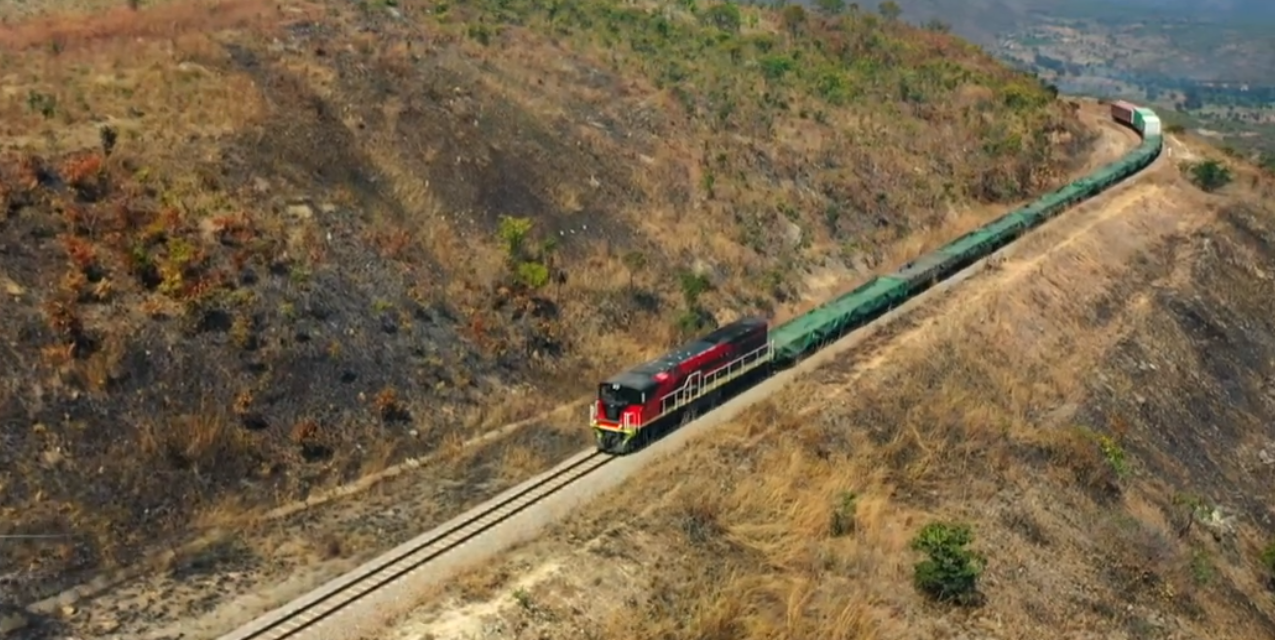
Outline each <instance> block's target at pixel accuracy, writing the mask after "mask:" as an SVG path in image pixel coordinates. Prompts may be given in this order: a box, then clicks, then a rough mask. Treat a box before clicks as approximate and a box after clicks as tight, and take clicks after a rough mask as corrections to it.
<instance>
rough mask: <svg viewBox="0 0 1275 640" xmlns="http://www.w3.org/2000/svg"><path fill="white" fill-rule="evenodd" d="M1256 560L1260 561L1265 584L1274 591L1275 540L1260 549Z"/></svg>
mask: <svg viewBox="0 0 1275 640" xmlns="http://www.w3.org/2000/svg"><path fill="white" fill-rule="evenodd" d="M1258 561H1259V562H1261V563H1262V570H1263V571H1264V572H1265V573H1266V585H1267V586H1268V587H1270V589H1271V590H1272V591H1275V540H1272V541H1271V543H1270V544H1268V545H1266V548H1265V549H1262V555H1260V556H1258Z"/></svg>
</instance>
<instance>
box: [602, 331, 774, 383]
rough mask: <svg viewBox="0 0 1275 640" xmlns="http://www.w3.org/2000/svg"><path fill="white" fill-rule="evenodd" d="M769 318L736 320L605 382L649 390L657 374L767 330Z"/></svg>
mask: <svg viewBox="0 0 1275 640" xmlns="http://www.w3.org/2000/svg"><path fill="white" fill-rule="evenodd" d="M765 326H766V319H765V318H761V317H757V316H752V317H748V318H742V319H740V320H736V321H735V322H732V323H730V324H728V325H726V326H724V327H722V328H720V329H717V330H716V331H713V332H712V333H710V334H708V335H706V336H703V337H701V338H699V339H697V340H695V341H693V342H689V343H687V344H684V345H682V346H681V347H678V348H676V349H674V350H672V351H669V352H668V353H665V354H664V355H662V356H660V357H658V358H656V359H654V360H651V361H649V362H646V363H643V364H640V365H638V366H636V367H633V368H632V369H629V370H628V371H625V372H623V373H619V374H617V375H614V376H611V377H610V378H608V379H607V380H606V384H618V385H620V386H623V387H627V388H630V389H643V388H647V387H650V386H651V385H652V384H653V383H654V378H655V374H657V373H661V372H664V371H668V370H670V369H672V368H674V367H676V366H677V365H678V364H679V363H681V362H683V361H684V360H686V359H688V358H691V357H692V356H695V355H696V354H699V353H703V352H704V351H707V350H709V349H711V348H713V347H715V346H717V345H719V344H726V343H728V342H731V341H733V340H738V339H740V338H742V337H744V336H746V335H748V334H749V333H751V332H753V331H756V330H757V329H758V327H761V328H765Z"/></svg>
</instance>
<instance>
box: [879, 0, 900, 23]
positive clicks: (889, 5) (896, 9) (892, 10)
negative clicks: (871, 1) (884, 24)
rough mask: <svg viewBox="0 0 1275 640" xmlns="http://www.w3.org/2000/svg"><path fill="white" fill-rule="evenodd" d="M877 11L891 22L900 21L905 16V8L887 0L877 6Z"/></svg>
mask: <svg viewBox="0 0 1275 640" xmlns="http://www.w3.org/2000/svg"><path fill="white" fill-rule="evenodd" d="M877 10H878V11H880V12H881V17H883V18H885V19H886V20H891V21H893V20H898V19H899V16H901V15H903V8H902V7H900V6H899V3H897V2H895V1H894V0H885V2H882V3H881V4H879V5H877Z"/></svg>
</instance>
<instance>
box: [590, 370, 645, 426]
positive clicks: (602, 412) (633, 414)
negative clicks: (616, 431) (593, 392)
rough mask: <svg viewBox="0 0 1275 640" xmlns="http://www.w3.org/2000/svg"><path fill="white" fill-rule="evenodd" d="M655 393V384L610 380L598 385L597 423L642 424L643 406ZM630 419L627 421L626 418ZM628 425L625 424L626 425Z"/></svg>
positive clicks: (617, 424) (616, 424)
mask: <svg viewBox="0 0 1275 640" xmlns="http://www.w3.org/2000/svg"><path fill="white" fill-rule="evenodd" d="M654 391H655V385H654V383H653V382H645V381H639V380H623V381H621V380H608V381H606V382H603V383H602V384H600V385H598V405H597V421H598V422H599V423H603V424H611V425H615V426H617V427H620V426H637V425H640V424H641V423H642V405H644V404H646V400H647V398H648V397H650V396H649V395H648V394H649V393H652V392H654ZM626 417H628V420H627V421H626V420H625V418H626ZM626 422H627V423H628V424H625V423H626Z"/></svg>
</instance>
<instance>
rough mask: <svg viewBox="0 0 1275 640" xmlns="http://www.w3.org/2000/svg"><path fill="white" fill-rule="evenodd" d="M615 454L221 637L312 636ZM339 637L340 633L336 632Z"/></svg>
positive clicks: (561, 469) (557, 473)
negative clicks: (344, 612) (370, 596)
mask: <svg viewBox="0 0 1275 640" xmlns="http://www.w3.org/2000/svg"><path fill="white" fill-rule="evenodd" d="M614 460H615V458H614V457H612V456H610V455H606V454H602V453H598V452H597V451H592V450H590V451H583V452H581V453H579V454H577V455H575V456H573V457H571V458H569V459H567V460H566V461H564V462H563V463H561V464H559V465H558V466H556V467H554V468H553V469H550V470H549V471H546V472H544V473H543V474H541V475H539V476H537V477H535V478H533V479H531V480H530V481H528V482H526V483H523V484H521V485H519V486H517V487H514V488H513V489H510V490H509V491H507V492H505V493H504V494H502V495H500V496H497V497H496V499H495V500H493V501H492V502H490V503H488V504H486V505H484V506H483V507H482V508H481V509H482V510H481V511H477V512H471V513H467V514H465V515H462V516H460V517H459V518H457V519H456V520H453V521H451V522H448V523H446V524H444V525H443V526H441V527H439V528H437V529H435V530H433V531H430V532H428V533H425V534H423V535H421V536H419V537H417V538H415V539H413V540H409V541H408V542H406V543H404V544H402V545H400V546H398V547H396V548H394V549H392V550H390V551H389V552H388V553H385V554H384V555H382V556H380V557H378V558H375V559H373V560H372V561H370V562H368V563H367V564H364V565H363V566H361V567H359V568H358V569H356V570H354V571H352V572H350V573H348V574H346V575H344V576H342V577H341V578H340V579H339V580H336V581H334V582H331V583H329V584H327V585H325V586H324V587H322V588H321V589H319V590H317V591H313V592H311V593H309V594H306V595H305V596H302V597H301V598H299V599H297V600H294V601H293V602H291V603H289V604H287V605H285V606H284V607H282V608H279V609H276V610H274V611H272V612H271V613H269V614H267V615H265V616H263V617H261V618H258V619H257V620H255V621H254V622H252V623H251V624H249V625H247V626H245V627H242V628H240V629H237V630H235V631H234V632H231V633H230V634H227V635H224V636H221V639H220V640H284V639H295V638H299V637H302V636H303V635H304V636H307V637H308V636H309V635H310V634H309V632H310V631H311V630H313V629H314V628H315V627H317V626H318V625H319V624H320V623H322V622H324V621H326V620H328V619H329V618H331V617H333V616H334V614H337V613H339V612H341V611H342V610H345V609H347V608H348V607H350V606H351V605H353V604H355V603H356V602H359V601H360V600H361V599H363V598H364V597H365V596H367V595H368V594H370V593H373V592H375V591H378V590H380V589H383V588H385V587H386V586H388V585H390V584H392V583H394V582H397V581H400V580H405V579H409V578H411V577H412V574H414V573H415V572H417V571H420V570H424V569H425V567H426V565H428V564H429V563H430V562H431V561H432V560H434V559H435V558H438V557H439V556H441V555H443V554H445V553H447V552H449V551H451V550H453V549H455V548H457V547H459V546H461V545H463V544H465V543H466V542H468V541H470V540H472V539H474V538H477V537H479V536H481V535H482V534H483V533H484V532H486V531H488V530H490V529H491V528H492V527H495V526H496V525H498V524H500V523H502V522H505V521H506V520H508V519H509V518H511V517H512V516H514V515H516V514H518V513H521V512H523V511H525V510H527V509H529V508H530V507H532V506H534V505H536V504H537V503H539V502H541V501H543V500H544V499H545V498H548V497H549V496H552V495H554V494H556V493H558V492H559V491H561V490H562V489H564V488H566V487H568V486H570V485H571V484H573V483H575V482H577V481H579V480H580V479H581V478H584V477H585V476H588V475H589V474H591V473H593V472H595V471H597V470H598V469H601V468H602V467H603V466H605V465H607V464H608V463H610V462H612V461H614ZM338 637H339V636H338Z"/></svg>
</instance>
